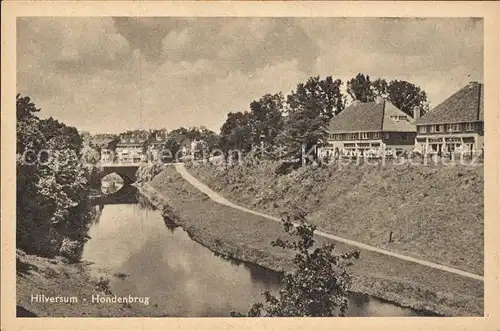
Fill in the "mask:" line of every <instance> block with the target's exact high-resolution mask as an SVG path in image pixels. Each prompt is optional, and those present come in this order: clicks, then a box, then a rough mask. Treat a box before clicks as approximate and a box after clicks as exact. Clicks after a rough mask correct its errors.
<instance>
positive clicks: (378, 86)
mask: <svg viewBox="0 0 500 331" xmlns="http://www.w3.org/2000/svg"><path fill="white" fill-rule="evenodd" d="M371 89H372V93H373V95H374V96H376V97H377V96H378V97H382V98H384V99H387V97H388V91H387V89H388V85H387V81H386V80H385V79H383V78H377V79H376V80H374V81H373V82H372V86H371ZM372 101H373V100H372Z"/></svg>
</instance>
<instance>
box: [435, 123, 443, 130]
mask: <svg viewBox="0 0 500 331" xmlns="http://www.w3.org/2000/svg"><path fill="white" fill-rule="evenodd" d="M435 130H436V132H443V125H442V124H439V125H436V126H435Z"/></svg>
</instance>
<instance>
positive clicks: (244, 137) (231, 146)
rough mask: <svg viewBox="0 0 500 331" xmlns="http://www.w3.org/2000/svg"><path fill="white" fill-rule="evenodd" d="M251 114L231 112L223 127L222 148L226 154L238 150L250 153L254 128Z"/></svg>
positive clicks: (221, 133)
mask: <svg viewBox="0 0 500 331" xmlns="http://www.w3.org/2000/svg"><path fill="white" fill-rule="evenodd" d="M250 120H251V114H250V113H249V112H230V113H229V114H228V115H227V119H226V122H224V124H223V125H222V127H221V130H220V131H221V132H220V148H221V149H222V150H223V151H224V152H226V153H227V152H229V151H231V150H238V151H240V152H241V153H248V152H249V151H250V150H251V148H252V137H253V133H252V126H251V124H250Z"/></svg>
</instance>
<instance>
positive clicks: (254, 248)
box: [141, 168, 483, 316]
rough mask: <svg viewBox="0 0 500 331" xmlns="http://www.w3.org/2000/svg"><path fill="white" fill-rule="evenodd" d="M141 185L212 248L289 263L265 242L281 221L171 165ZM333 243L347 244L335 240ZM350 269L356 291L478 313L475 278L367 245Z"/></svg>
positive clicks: (273, 265)
mask: <svg viewBox="0 0 500 331" xmlns="http://www.w3.org/2000/svg"><path fill="white" fill-rule="evenodd" d="M141 189H142V191H143V192H144V193H145V195H146V196H148V197H149V199H150V201H151V202H152V203H153V204H155V205H156V206H158V207H160V208H162V209H163V212H164V214H165V215H166V216H168V217H171V218H174V219H175V221H176V222H177V223H179V224H180V225H182V226H183V228H184V229H185V230H186V231H187V232H188V233H189V234H190V235H191V236H192V238H193V239H194V240H196V241H198V242H200V243H201V244H203V245H205V246H207V247H208V248H210V249H211V250H213V251H215V252H217V253H220V254H223V255H226V256H230V257H233V258H236V259H239V260H243V261H248V262H252V263H256V264H259V265H262V266H264V267H267V268H270V269H273V270H289V269H290V268H291V258H292V256H291V253H289V252H287V251H284V250H281V249H279V248H277V247H272V246H271V245H270V243H271V241H272V240H275V239H276V238H278V237H281V238H283V236H284V232H283V229H282V227H281V225H280V224H278V223H275V222H271V221H269V220H267V219H265V218H262V217H260V216H256V215H252V214H248V213H245V212H242V211H239V210H235V209H233V208H230V207H227V206H222V205H219V204H217V203H215V202H213V201H212V200H210V199H209V198H208V197H206V196H205V195H204V194H202V193H200V192H199V191H198V190H196V189H195V188H194V187H192V186H191V185H190V184H189V183H187V182H186V181H185V180H184V179H183V178H182V177H181V176H180V175H179V174H178V173H177V172H176V171H175V169H173V168H167V169H166V170H164V171H163V172H162V173H160V174H159V175H157V176H156V177H155V178H154V179H153V180H152V181H151V182H150V183H147V184H143V185H142V187H141ZM326 240H327V239H322V238H318V240H317V241H318V243H319V244H322V243H324V242H326ZM337 249H338V250H339V251H346V250H348V249H350V248H349V247H346V246H345V245H342V244H338V245H337ZM350 270H351V271H352V273H353V276H354V287H353V291H355V292H359V293H364V294H368V295H372V296H375V297H378V298H381V299H385V300H388V301H392V302H395V303H398V304H399V305H401V306H405V307H411V308H413V309H416V310H426V311H432V312H436V313H438V314H442V315H449V316H471V315H482V314H483V284H482V283H481V282H479V281H474V280H470V279H467V278H463V277H460V276H457V275H453V274H449V273H445V272H442V271H438V270H434V269H431V268H428V267H424V266H421V265H417V264H414V263H410V262H405V261H402V260H398V259H394V258H391V257H387V256H385V255H381V254H378V253H373V252H367V251H361V258H360V260H358V261H355V262H354V264H353V265H352V266H351V267H350Z"/></svg>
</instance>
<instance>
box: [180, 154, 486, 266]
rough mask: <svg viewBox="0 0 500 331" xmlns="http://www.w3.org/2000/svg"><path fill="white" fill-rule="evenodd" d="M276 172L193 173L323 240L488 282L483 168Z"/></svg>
mask: <svg viewBox="0 0 500 331" xmlns="http://www.w3.org/2000/svg"><path fill="white" fill-rule="evenodd" d="M278 166H279V165H278V163H274V162H262V163H261V164H259V165H258V166H247V165H236V166H233V167H227V168H222V167H214V166H211V165H198V166H192V167H190V168H189V171H190V172H191V173H192V174H193V175H194V176H196V177H198V178H199V179H200V180H201V181H203V182H204V183H205V184H207V185H208V186H209V187H211V188H212V189H213V190H215V191H217V192H219V193H220V194H221V195H222V196H225V197H226V198H229V200H231V201H233V202H236V203H238V204H241V205H243V206H246V207H248V208H252V209H255V210H259V211H262V212H265V213H268V214H271V215H276V216H280V215H281V214H282V213H283V212H287V211H289V210H292V209H301V210H304V211H305V212H307V213H308V219H309V221H310V222H311V223H314V224H315V225H317V226H318V227H319V228H321V229H323V230H324V231H325V232H329V233H332V234H335V235H338V236H342V237H345V238H349V239H353V240H356V241H360V242H363V243H366V244H370V245H373V246H377V247H380V248H384V249H387V250H390V251H394V252H398V253H402V254H405V255H410V256H414V257H417V258H422V259H425V260H429V261H433V262H437V263H440V264H445V265H448V266H451V267H454V268H458V269H462V270H465V271H469V272H473V273H477V274H483V225H484V222H483V219H484V205H483V200H484V197H483V182H484V179H483V178H484V177H483V167H482V166H476V167H465V166H454V167H451V166H443V165H439V166H436V165H435V166H411V165H393V164H392V165H391V164H387V165H385V166H383V167H382V166H371V165H354V164H352V165H346V166H344V167H342V168H339V167H337V166H330V167H313V166H308V167H302V168H299V169H297V170H295V171H293V172H291V173H289V174H285V175H278V174H276V171H275V170H276V169H277V168H278ZM390 232H392V233H393V241H392V242H390V243H389V234H390Z"/></svg>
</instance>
